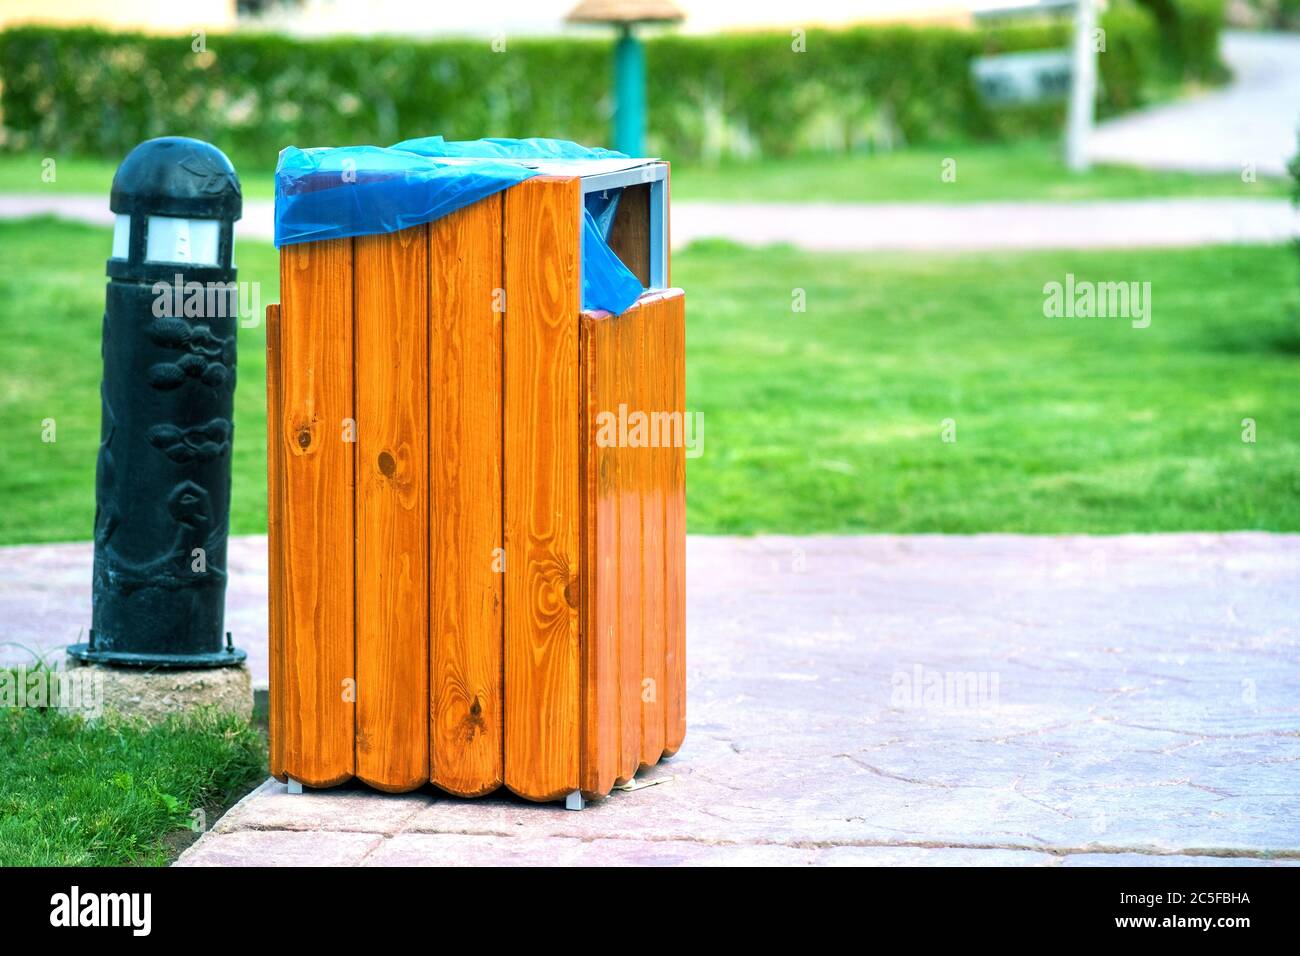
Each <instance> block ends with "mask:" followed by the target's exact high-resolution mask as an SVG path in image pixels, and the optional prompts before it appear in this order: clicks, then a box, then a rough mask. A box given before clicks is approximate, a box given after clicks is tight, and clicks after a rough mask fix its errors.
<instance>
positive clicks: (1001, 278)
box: [0, 220, 1300, 543]
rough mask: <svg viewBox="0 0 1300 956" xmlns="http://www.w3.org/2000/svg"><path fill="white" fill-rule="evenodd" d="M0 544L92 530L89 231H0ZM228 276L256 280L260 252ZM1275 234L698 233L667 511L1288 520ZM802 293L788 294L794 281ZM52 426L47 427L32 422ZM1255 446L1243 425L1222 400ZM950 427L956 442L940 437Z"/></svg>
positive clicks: (1299, 458)
mask: <svg viewBox="0 0 1300 956" xmlns="http://www.w3.org/2000/svg"><path fill="white" fill-rule="evenodd" d="M0 243H2V244H3V247H4V248H5V250H6V255H5V256H4V257H2V258H0V301H3V302H4V303H5V307H4V308H3V310H0V368H3V369H4V375H3V378H0V441H3V448H4V450H5V455H4V464H3V468H2V469H0V542H3V543H18V542H36V541H56V540H66V539H86V538H89V537H90V532H91V525H92V521H93V514H94V502H93V484H94V467H95V452H96V445H97V442H98V436H99V403H98V398H97V388H98V381H99V376H100V358H99V345H100V315H101V313H102V310H103V294H104V281H105V280H104V278H103V268H104V259H105V257H106V256H107V254H108V250H109V234H108V231H107V230H104V229H97V228H92V227H88V226H80V225H72V224H64V223H56V222H53V221H50V220H32V221H27V222H4V223H0ZM238 261H239V265H240V274H241V278H244V279H249V280H256V281H259V282H260V283H261V298H262V304H263V305H265V303H267V302H273V301H276V300H277V299H278V291H277V284H276V266H275V263H276V258H275V252H274V250H273V249H272V248H271V247H270V245H269V244H260V243H250V242H243V243H241V244H240V247H239V251H238ZM1297 271H1298V270H1297V265H1296V257H1295V253H1294V251H1293V250H1292V249H1290V248H1285V247H1222V248H1204V249H1193V250H1177V251H1175V250H1150V251H1120V252H1089V253H1069V252H1050V253H1048V252H1043V253H1029V254H1026V253H999V254H979V255H946V256H940V255H915V254H902V253H899V254H890V255H881V254H871V255H821V254H818V255H814V254H808V253H802V252H798V251H795V250H791V249H786V248H766V249H757V250H748V249H742V248H739V247H735V246H731V245H727V244H723V243H709V244H700V245H696V246H695V247H693V248H691V249H688V250H686V251H684V252H681V253H679V254H678V255H676V256H675V257H674V264H673V279H674V282H675V283H676V284H678V285H680V286H682V287H684V288H685V289H686V290H687V295H688V300H687V301H688V316H689V319H688V325H689V333H688V349H689V353H688V358H687V365H688V393H687V399H688V405H689V407H690V408H691V409H692V410H697V411H702V412H704V415H705V452H704V455H703V456H702V457H701V458H698V459H693V460H691V461H690V462H689V464H688V477H689V490H688V507H689V515H688V519H689V529H690V530H691V531H692V532H695V533H721V532H741V533H750V532H763V531H773V532H789V533H801V532H979V531H1016V532H1098V533H1112V532H1128V531H1178V530H1193V529H1194V530H1230V529H1266V530H1274V531H1282V530H1287V531H1296V530H1300V388H1297V387H1296V386H1297V376H1298V374H1300V333H1298V332H1297V328H1298V327H1300V326H1298V323H1297V319H1296V318H1295V315H1296V311H1297V303H1296V289H1297V287H1300V276H1298V275H1297ZM1067 272H1072V273H1074V274H1075V275H1076V276H1077V277H1078V279H1080V280H1095V281H1128V280H1136V281H1149V282H1150V283H1151V286H1152V321H1151V325H1150V327H1149V328H1146V329H1134V328H1132V327H1131V325H1130V323H1129V322H1128V321H1127V320H1123V319H1049V318H1045V317H1044V316H1043V308H1042V307H1043V292H1042V289H1043V285H1044V283H1046V282H1049V281H1053V280H1056V281H1063V280H1064V278H1065V275H1066V273H1067ZM796 289H802V290H804V294H805V296H806V302H807V310H806V311H805V312H801V313H799V312H793V311H792V308H791V303H792V296H793V295H794V290H796ZM239 334H240V343H239V349H240V358H239V388H238V390H237V392H236V396H237V397H236V415H235V420H236V432H235V442H234V447H235V452H234V473H235V479H234V504H233V512H232V516H231V525H232V528H233V530H234V532H236V533H245V532H260V531H263V530H264V529H265V524H266V479H265V451H264V449H265V417H264V416H265V409H264V392H263V388H264V385H263V380H264V357H263V348H264V341H263V329H262V328H261V327H260V325H259V326H258V327H257V328H251V329H241V330H240V333H239ZM45 418H54V419H55V420H56V422H57V436H58V440H57V442H55V443H52V444H51V443H44V442H42V441H41V428H42V425H41V423H42V420H43V419H45ZM1244 418H1253V419H1254V420H1255V422H1256V429H1257V441H1256V442H1255V443H1245V442H1243V441H1242V440H1241V436H1242V425H1241V422H1242V419H1244ZM945 419H952V420H953V421H954V422H955V426H956V438H957V440H956V442H951V443H948V442H944V441H942V439H941V435H942V432H941V429H942V423H943V422H944V420H945Z"/></svg>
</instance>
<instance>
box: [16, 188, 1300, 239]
mask: <svg viewBox="0 0 1300 956" xmlns="http://www.w3.org/2000/svg"><path fill="white" fill-rule="evenodd" d="M37 215H53V216H59V217H61V218H64V219H72V220H75V221H78V222H88V223H92V224H95V225H102V226H111V225H112V224H113V214H112V213H111V212H109V209H108V200H107V198H106V197H103V196H79V195H67V194H65V195H54V196H27V195H23V196H19V195H0V219H16V218H21V217H25V216H37ZM235 229H236V234H237V235H238V236H239V237H240V238H245V239H261V240H266V241H269V240H270V239H272V238H273V236H274V214H273V207H272V204H271V202H270V201H269V200H265V199H262V200H257V199H250V200H247V201H246V202H245V203H244V218H243V219H241V220H240V221H239V223H238V225H237V226H236V227H235ZM1297 235H1300V211H1297V210H1296V209H1294V208H1293V207H1292V205H1291V203H1290V202H1289V201H1288V200H1286V199H1227V198H1224V199H1134V200H1096V201H1086V202H988V203H953V204H947V203H730V202H677V203H673V221H672V239H673V247H674V248H680V247H682V246H685V245H687V244H689V243H691V242H694V241H695V240H697V239H709V238H719V239H728V240H730V241H732V242H737V243H742V244H745V245H767V244H770V243H789V244H791V245H793V246H797V247H799V248H802V249H810V250H821V251H841V252H852V251H887V250H894V249H897V250H915V251H926V250H929V251H966V250H978V249H1114V248H1120V249H1126V248H1135V247H1142V246H1161V247H1163V246H1170V247H1173V246H1199V245H1209V244H1216V243H1277V242H1285V241H1287V240H1288V239H1291V238H1293V237H1295V236H1297Z"/></svg>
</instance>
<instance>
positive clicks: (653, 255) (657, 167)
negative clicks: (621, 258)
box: [580, 162, 668, 292]
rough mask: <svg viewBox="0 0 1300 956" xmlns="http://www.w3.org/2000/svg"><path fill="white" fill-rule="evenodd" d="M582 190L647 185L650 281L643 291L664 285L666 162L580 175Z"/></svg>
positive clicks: (666, 258)
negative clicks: (648, 198)
mask: <svg viewBox="0 0 1300 956" xmlns="http://www.w3.org/2000/svg"><path fill="white" fill-rule="evenodd" d="M580 179H581V182H582V194H583V195H584V196H585V195H587V194H588V193H598V192H604V191H605V190H606V189H622V188H623V187H624V186H645V185H647V184H649V186H650V284H649V285H648V286H647V287H646V291H647V292H656V291H659V290H662V289H666V288H668V164H667V163H661V162H650V163H646V164H645V165H643V166H630V167H628V168H627V169H619V170H615V171H614V172H609V173H593V174H592V175H590V176H582V177H580Z"/></svg>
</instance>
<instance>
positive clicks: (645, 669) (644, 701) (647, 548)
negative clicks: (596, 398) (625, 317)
mask: <svg viewBox="0 0 1300 956" xmlns="http://www.w3.org/2000/svg"><path fill="white" fill-rule="evenodd" d="M632 314H634V315H635V317H636V318H635V321H636V323H637V333H638V334H637V342H638V344H639V347H638V348H637V376H638V379H637V382H638V389H637V398H636V401H635V403H634V404H633V406H632V408H633V411H634V412H635V411H640V412H641V414H642V416H643V419H642V420H643V421H644V423H645V427H644V429H643V432H644V437H643V438H642V443H641V447H639V448H635V449H633V452H632V453H633V455H635V456H636V461H637V466H636V467H637V470H638V472H639V474H640V475H641V481H640V485H641V488H642V500H641V573H642V585H641V588H642V590H641V594H642V602H643V603H642V610H641V621H642V624H641V688H642V689H641V765H642V766H643V767H648V766H653V765H654V764H656V763H658V761H659V758H660V757H661V756H663V752H664V695H665V693H666V691H667V686H666V681H665V679H664V658H665V646H664V568H665V565H664V503H665V486H666V484H667V481H668V475H667V474H666V468H665V464H666V463H667V461H668V458H667V454H666V449H664V448H663V442H664V440H665V436H664V435H663V434H662V432H663V424H664V411H665V409H666V408H667V404H668V402H667V396H666V390H665V389H664V388H663V384H664V382H665V381H667V380H668V376H669V374H670V372H669V368H668V367H666V366H665V358H666V356H665V355H664V335H663V327H664V325H665V323H664V313H663V307H662V304H661V302H660V301H659V300H657V299H656V300H654V301H653V302H650V303H647V304H646V306H645V307H644V308H639V309H636V310H635V311H634V313H632ZM630 430H631V429H630ZM669 440H671V438H670V436H669Z"/></svg>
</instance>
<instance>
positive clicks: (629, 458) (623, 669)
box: [610, 306, 643, 783]
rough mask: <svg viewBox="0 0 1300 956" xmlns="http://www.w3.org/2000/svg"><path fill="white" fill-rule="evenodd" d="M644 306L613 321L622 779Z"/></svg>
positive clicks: (632, 703) (629, 709)
mask: <svg viewBox="0 0 1300 956" xmlns="http://www.w3.org/2000/svg"><path fill="white" fill-rule="evenodd" d="M639 309H640V306H637V307H634V308H633V309H631V310H629V311H628V312H626V313H624V314H623V315H621V316H619V317H618V318H616V319H611V320H610V321H611V322H613V325H614V351H615V367H616V373H617V385H616V397H617V403H616V405H615V407H614V411H615V413H616V414H617V415H618V417H619V420H620V421H619V439H618V448H617V450H616V454H615V460H616V461H617V463H618V467H617V469H616V475H615V481H616V489H617V490H616V500H617V502H618V505H617V512H618V682H619V695H618V696H619V725H620V734H619V764H618V778H617V782H618V783H626V782H627V781H629V780H631V779H632V778H633V777H634V776H636V772H637V768H638V767H639V766H640V764H641V679H642V673H643V667H642V664H641V605H642V570H641V557H642V555H641V493H642V488H641V483H640V477H641V475H640V472H639V471H638V470H637V465H638V461H637V455H636V452H637V449H633V448H629V447H628V445H627V437H628V436H627V434H626V430H625V425H626V420H627V415H628V413H629V410H630V409H631V408H633V407H635V403H636V396H637V393H638V389H639V386H638V382H639V378H638V372H639V369H640V366H639V363H638V361H637V352H638V348H639V343H638V341H637V335H636V333H637V322H636V316H637V312H638V311H639Z"/></svg>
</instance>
